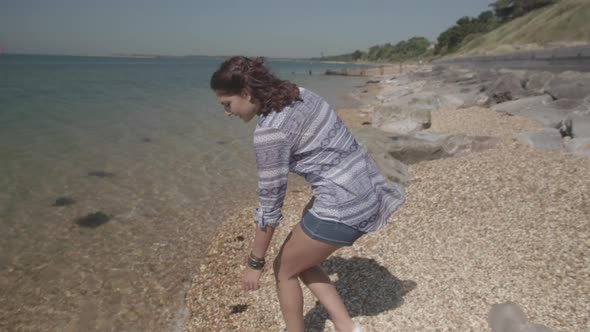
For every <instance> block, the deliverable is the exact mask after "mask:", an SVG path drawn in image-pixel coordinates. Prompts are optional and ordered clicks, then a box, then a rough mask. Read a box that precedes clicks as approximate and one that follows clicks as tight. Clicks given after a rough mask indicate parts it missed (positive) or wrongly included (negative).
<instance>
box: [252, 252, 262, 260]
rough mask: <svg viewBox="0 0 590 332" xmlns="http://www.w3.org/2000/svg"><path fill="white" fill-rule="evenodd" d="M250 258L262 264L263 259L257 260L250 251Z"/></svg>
mask: <svg viewBox="0 0 590 332" xmlns="http://www.w3.org/2000/svg"><path fill="white" fill-rule="evenodd" d="M250 258H252V259H253V260H255V261H259V262H264V258H258V257H256V256H254V253H252V252H251V251H250Z"/></svg>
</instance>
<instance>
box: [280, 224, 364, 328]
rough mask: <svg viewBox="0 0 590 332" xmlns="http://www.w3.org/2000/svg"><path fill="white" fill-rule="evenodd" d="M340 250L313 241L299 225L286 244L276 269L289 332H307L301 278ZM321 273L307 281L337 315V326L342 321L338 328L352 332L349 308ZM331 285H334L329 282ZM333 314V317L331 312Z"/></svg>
mask: <svg viewBox="0 0 590 332" xmlns="http://www.w3.org/2000/svg"><path fill="white" fill-rule="evenodd" d="M338 248H339V247H337V246H332V245H329V244H326V243H323V242H320V241H317V240H314V239H312V238H310V237H309V236H307V235H306V234H305V233H304V232H303V230H301V226H300V225H299V224H297V225H296V226H295V227H294V228H293V231H292V232H291V234H290V235H289V236H288V237H287V239H286V240H285V242H284V243H283V246H282V248H281V250H280V252H279V254H278V255H277V258H276V259H275V261H274V266H273V267H274V274H275V280H276V283H277V292H278V295H279V303H280V305H281V312H282V313H283V318H284V319H285V323H286V325H287V331H288V332H299V331H303V328H304V326H303V294H302V291H301V287H300V286H299V280H298V277H299V276H300V274H301V273H302V272H304V271H306V270H308V269H310V268H315V267H316V266H317V265H319V264H320V263H321V262H322V261H324V260H325V259H326V258H327V257H328V256H330V255H331V254H332V253H333V252H334V251H336V249H338ZM317 271H318V270H316V269H312V270H310V271H309V273H307V274H306V276H305V277H303V278H304V279H307V280H308V281H310V285H312V286H311V287H313V288H314V289H315V291H314V290H313V289H312V292H314V294H316V291H318V293H317V294H316V296H318V295H319V296H321V298H319V297H318V299H319V300H320V302H322V303H324V302H326V304H328V306H329V307H330V309H329V310H332V311H334V313H333V314H334V315H335V316H336V317H338V318H336V317H332V319H334V324H335V325H336V324H337V321H336V319H338V325H337V328H339V330H340V331H343V332H344V331H352V326H353V322H352V320H350V317H348V312H346V308H345V307H344V305H343V304H342V301H341V300H340V297H339V296H338V293H337V292H336V289H335V288H334V286H333V285H332V284H331V282H330V283H329V284H326V283H325V282H326V278H327V276H326V275H325V274H324V273H323V271H321V270H319V271H320V272H322V273H321V274H318V273H317ZM322 275H323V276H322ZM318 280H323V283H318V282H317V281H318ZM327 281H328V282H329V281H330V280H329V278H328V280H327ZM304 282H305V281H304ZM327 285H330V286H327ZM310 289H311V288H310ZM334 294H335V296H334ZM335 301H336V302H335ZM337 302H339V304H338V303H337ZM334 303H336V305H334ZM326 304H324V306H326ZM328 306H326V308H328ZM339 308H340V309H339ZM342 310H343V311H344V313H342V312H341V311H342ZM329 312H330V311H329ZM330 314H331V315H332V313H331V312H330ZM346 317H348V320H349V321H348V322H345V321H342V322H341V321H340V320H346ZM340 326H341V327H340Z"/></svg>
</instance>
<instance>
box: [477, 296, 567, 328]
mask: <svg viewBox="0 0 590 332" xmlns="http://www.w3.org/2000/svg"><path fill="white" fill-rule="evenodd" d="M488 322H489V324H490V328H491V330H492V332H557V331H555V330H553V329H550V328H548V327H546V326H543V325H540V324H531V323H529V322H528V317H527V315H526V313H525V312H524V310H522V308H521V307H520V306H519V305H518V304H516V303H513V302H506V303H502V304H494V305H493V306H492V309H491V310H490V313H489V315H488Z"/></svg>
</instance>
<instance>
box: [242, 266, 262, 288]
mask: <svg viewBox="0 0 590 332" xmlns="http://www.w3.org/2000/svg"><path fill="white" fill-rule="evenodd" d="M261 275H262V270H254V269H252V268H250V267H245V268H244V272H243V273H242V289H243V290H245V291H247V292H248V291H253V290H257V289H258V288H260V276H261Z"/></svg>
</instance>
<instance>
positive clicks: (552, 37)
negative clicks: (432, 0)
mask: <svg viewBox="0 0 590 332" xmlns="http://www.w3.org/2000/svg"><path fill="white" fill-rule="evenodd" d="M469 39H470V40H468V41H465V42H464V43H463V46H462V47H461V48H459V50H458V51H457V52H456V53H454V54H453V55H476V54H484V53H488V54H489V53H505V52H512V51H516V50H523V49H537V48H542V47H546V46H571V45H576V44H584V43H586V44H588V43H590V0H562V1H560V2H558V3H557V4H555V5H552V6H549V7H545V8H541V9H538V10H536V11H533V12H531V13H529V14H527V15H525V16H523V17H520V18H517V19H515V20H513V21H511V22H509V23H507V24H505V25H502V26H500V27H499V28H497V29H495V30H493V31H491V32H489V33H487V34H484V35H480V36H474V37H472V38H469Z"/></svg>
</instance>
